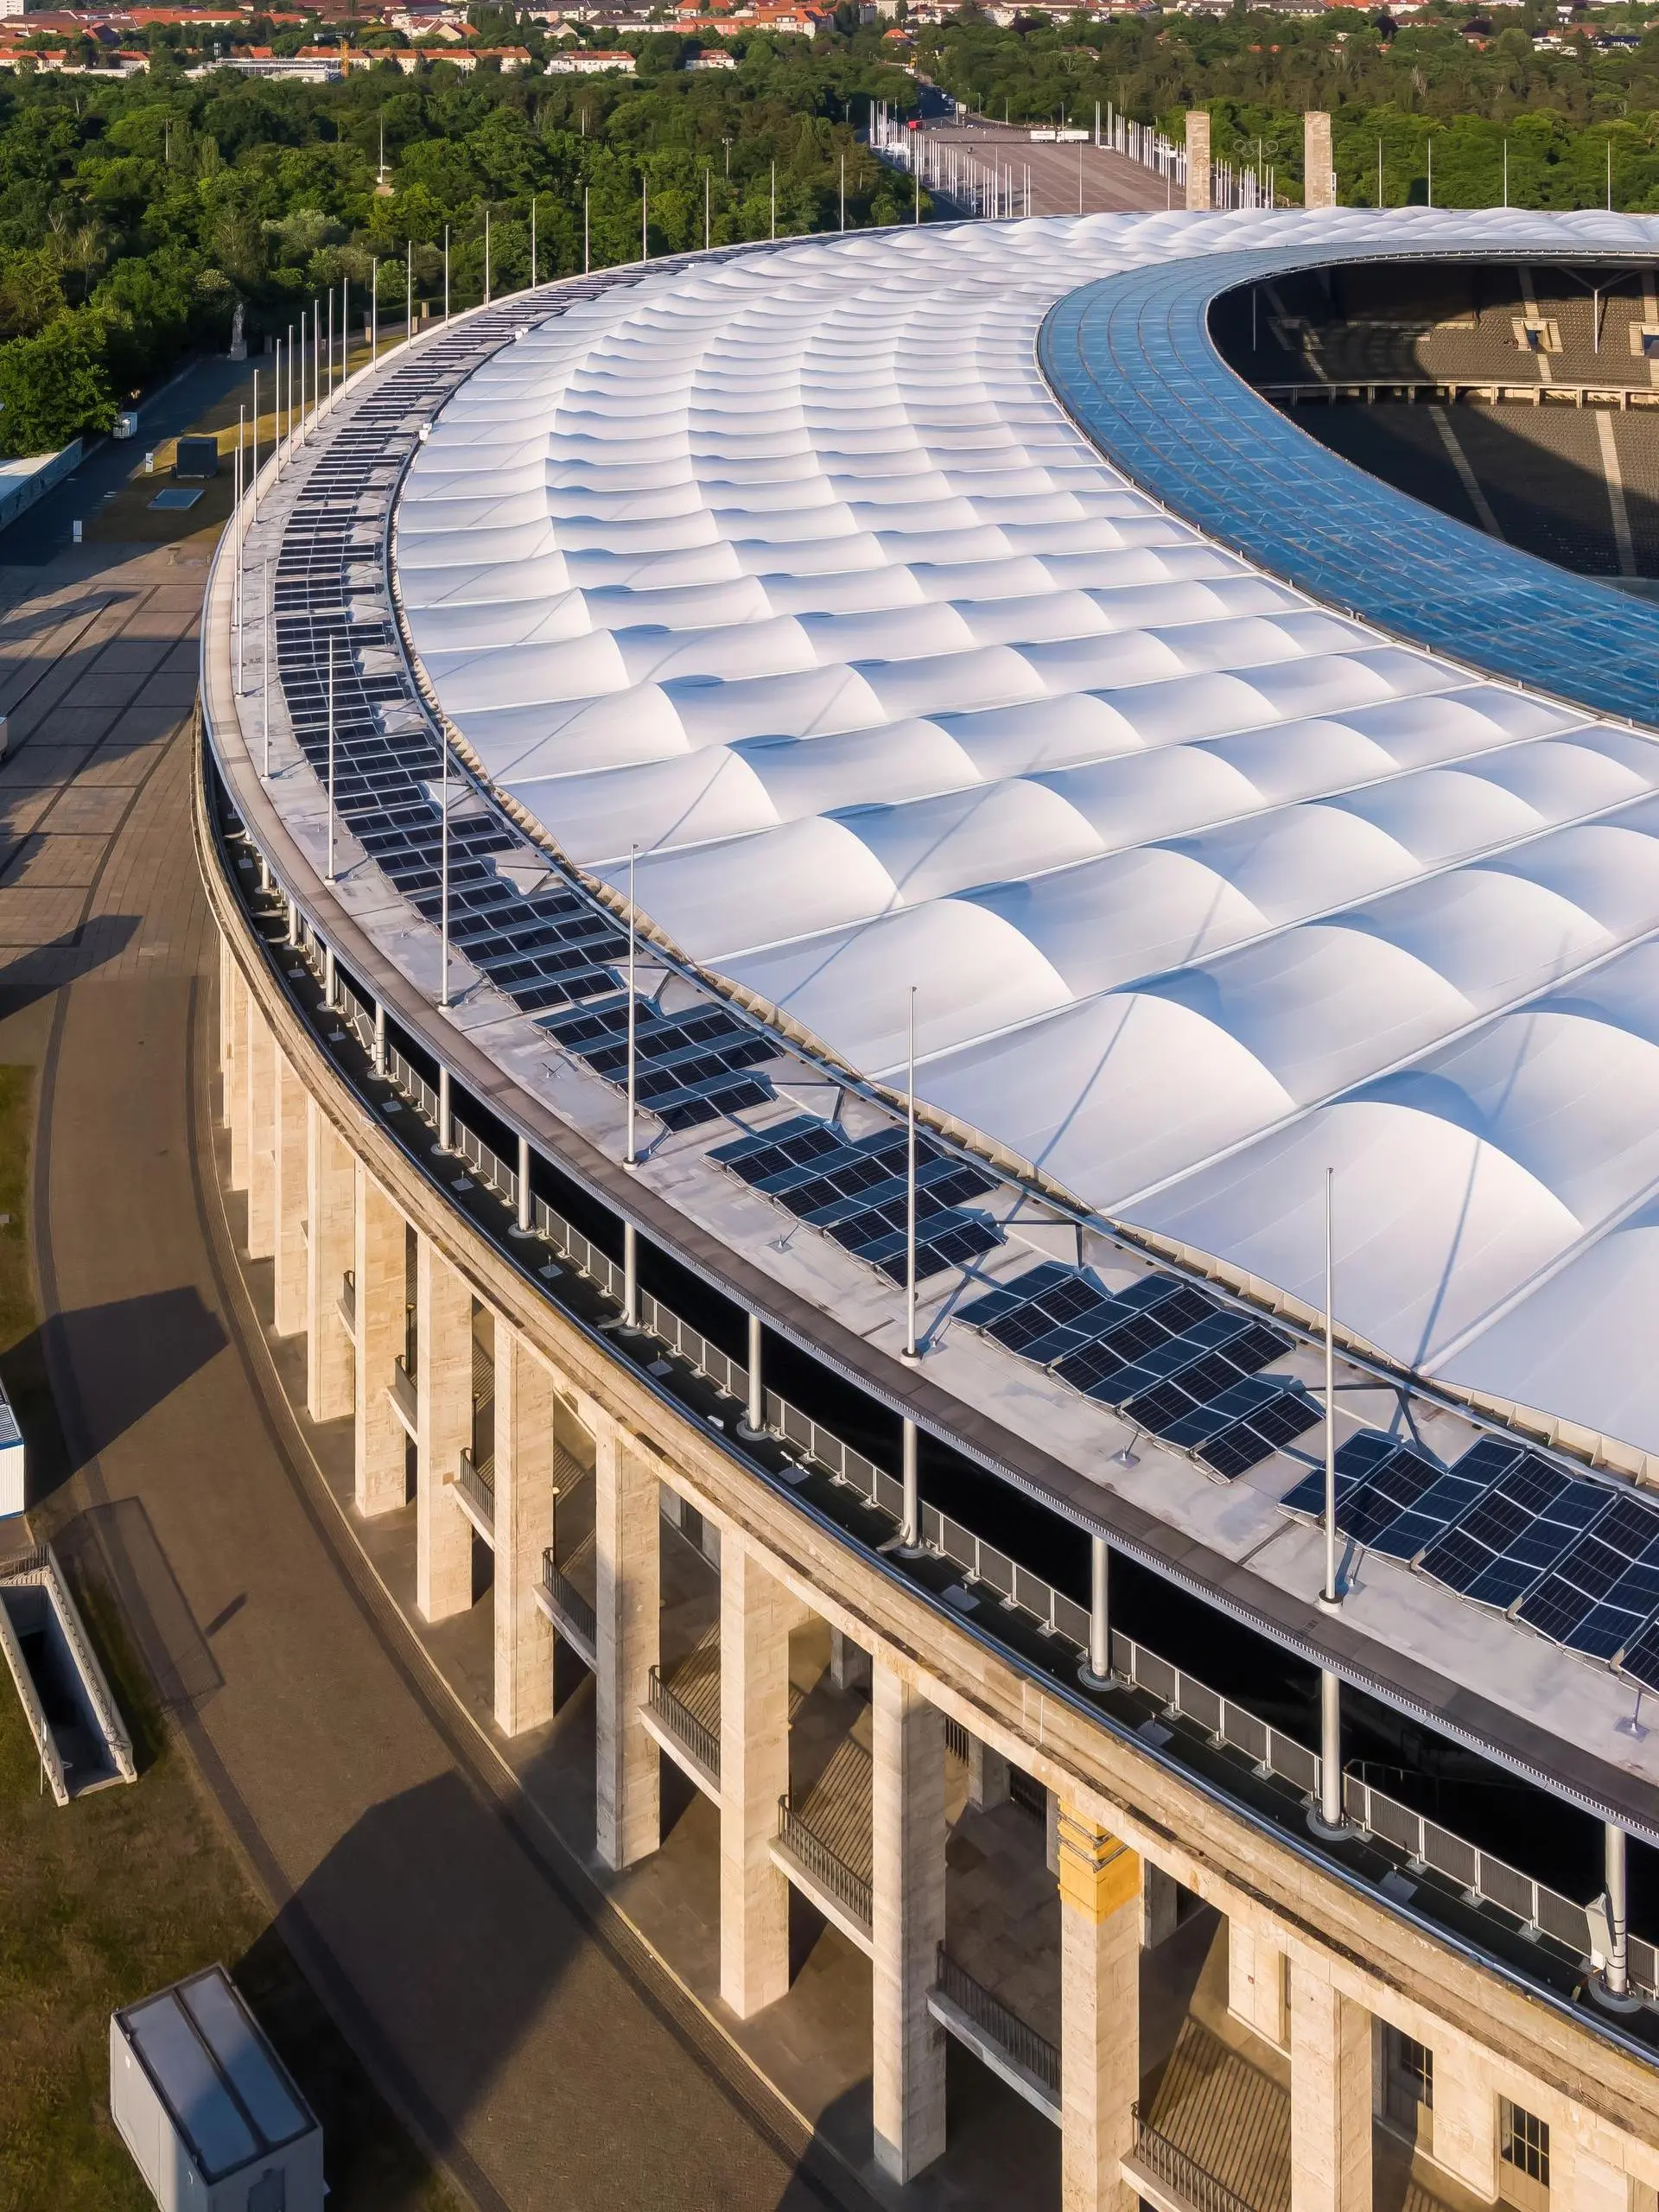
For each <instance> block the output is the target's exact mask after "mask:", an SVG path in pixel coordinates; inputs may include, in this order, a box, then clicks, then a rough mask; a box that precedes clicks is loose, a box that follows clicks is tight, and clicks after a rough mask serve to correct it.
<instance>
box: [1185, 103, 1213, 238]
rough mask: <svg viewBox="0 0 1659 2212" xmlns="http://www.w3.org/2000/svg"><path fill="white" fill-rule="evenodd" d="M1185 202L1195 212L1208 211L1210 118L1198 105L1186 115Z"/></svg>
mask: <svg viewBox="0 0 1659 2212" xmlns="http://www.w3.org/2000/svg"><path fill="white" fill-rule="evenodd" d="M1186 204H1187V206H1188V207H1189V208H1191V209H1192V210H1193V211H1194V212H1195V213H1198V214H1208V213H1209V212H1210V118H1209V116H1208V114H1207V113H1206V112H1205V110H1204V109H1203V108H1198V107H1195V108H1189V109H1188V110H1187V115H1186Z"/></svg>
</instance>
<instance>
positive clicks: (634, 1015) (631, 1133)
mask: <svg viewBox="0 0 1659 2212" xmlns="http://www.w3.org/2000/svg"><path fill="white" fill-rule="evenodd" d="M638 858H639V846H638V845H634V846H632V847H630V849H629V851H628V1148H627V1151H626V1153H625V1154H623V1157H622V1165H623V1166H625V1167H629V1168H632V1167H637V1166H639V1144H638V1139H637V1135H636V1126H637V1116H638V1107H639V1091H638V1088H637V1085H636V1082H635V1062H634V1052H635V1047H636V1043H637V1039H638V1032H639V1016H638V1007H639V1001H638V1000H637V998H636V997H635V995H634V962H635V957H636V954H637V950H638V946H639V938H638V934H637V932H636V930H635V928H634V918H633V916H634V907H633V864H634V862H635V861H636V860H638Z"/></svg>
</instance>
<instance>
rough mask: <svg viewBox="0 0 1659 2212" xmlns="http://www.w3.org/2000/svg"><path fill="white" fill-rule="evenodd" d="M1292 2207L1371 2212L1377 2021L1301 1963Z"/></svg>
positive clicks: (1295, 2016) (1295, 1971) (1296, 1990)
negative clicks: (1373, 2030)
mask: <svg viewBox="0 0 1659 2212" xmlns="http://www.w3.org/2000/svg"><path fill="white" fill-rule="evenodd" d="M1438 2087H1439V2084H1438V2083H1437V2084H1436V2088H1438ZM1439 2101H1440V2100H1439V2098H1438V2096H1437V2097H1436V2099H1435V2102H1436V2104H1437V2105H1438V2103H1439ZM1437 2117H1438V2115H1437ZM1436 2147H1437V2148H1438V2145H1437V2146H1436ZM1290 2206H1291V2212H1371V2016H1370V2013H1369V2012H1367V2011H1366V2010H1365V2008H1364V2006H1363V2005H1356V2004H1355V2003H1354V2002H1353V2000H1352V1999H1351V1998H1348V1997H1344V1995H1343V1994H1342V1993H1341V1992H1340V1991H1339V1990H1338V1989H1336V1988H1334V1987H1333V1986H1332V1984H1331V1983H1330V1982H1329V1981H1325V1980H1321V1979H1319V1976H1318V1975H1317V1974H1314V1973H1313V1972H1312V1971H1310V1969H1309V1968H1308V1967H1305V1966H1304V1965H1302V1963H1301V1962H1300V1960H1297V1959H1294V1958H1293V1959H1292V1961H1291V1967H1290Z"/></svg>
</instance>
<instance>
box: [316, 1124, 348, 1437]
mask: <svg viewBox="0 0 1659 2212" xmlns="http://www.w3.org/2000/svg"><path fill="white" fill-rule="evenodd" d="M305 1218H306V1222H307V1224H308V1232H307V1243H306V1251H305V1409H306V1411H307V1413H308V1414H310V1416H311V1418H312V1420H313V1421H338V1420H339V1419H340V1416H341V1414H348V1413H350V1412H351V1410H352V1383H353V1363H354V1361H355V1357H356V1355H355V1354H354V1352H353V1350H352V1339H351V1338H350V1337H348V1336H347V1335H346V1325H345V1323H344V1322H343V1321H342V1320H341V1319H340V1298H341V1295H342V1294H343V1293H344V1290H345V1287H346V1270H347V1269H348V1268H355V1266H356V1263H357V1262H356V1243H357V1178H356V1174H355V1172H354V1163H353V1159H352V1154H351V1151H350V1148H349V1147H348V1146H346V1144H345V1143H344V1142H342V1141H341V1140H340V1137H339V1136H337V1135H335V1133H334V1125H333V1123H332V1122H330V1121H329V1120H328V1118H327V1116H326V1115H325V1114H324V1113H323V1111H322V1109H321V1107H320V1106H319V1105H318V1104H317V1103H316V1101H315V1098H308V1099H307V1100H306V1102H305Z"/></svg>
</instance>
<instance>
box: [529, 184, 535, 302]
mask: <svg viewBox="0 0 1659 2212" xmlns="http://www.w3.org/2000/svg"><path fill="white" fill-rule="evenodd" d="M530 289H531V291H532V292H533V291H534V290H535V289H536V194H534V193H533V192H532V193H531V195H530Z"/></svg>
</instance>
